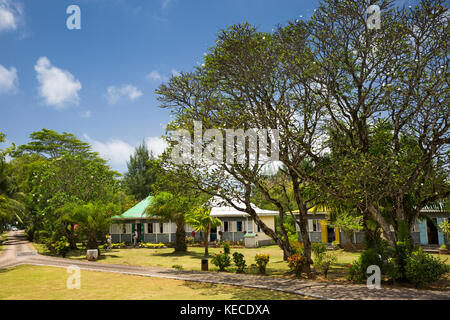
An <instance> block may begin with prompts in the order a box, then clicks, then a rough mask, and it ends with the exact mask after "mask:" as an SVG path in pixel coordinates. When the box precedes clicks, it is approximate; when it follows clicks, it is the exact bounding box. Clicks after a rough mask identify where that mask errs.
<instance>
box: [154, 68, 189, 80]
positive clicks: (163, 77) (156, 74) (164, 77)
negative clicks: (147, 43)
mask: <svg viewBox="0 0 450 320" xmlns="http://www.w3.org/2000/svg"><path fill="white" fill-rule="evenodd" d="M180 75H181V73H180V72H179V71H178V70H176V69H172V70H170V75H163V74H161V73H160V72H159V71H158V70H153V71H152V72H150V73H149V74H147V75H146V76H145V77H146V78H147V79H150V80H152V81H155V82H161V81H163V82H164V81H168V80H169V79H170V76H172V77H178V76H180Z"/></svg>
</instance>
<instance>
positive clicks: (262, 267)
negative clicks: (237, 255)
mask: <svg viewBox="0 0 450 320" xmlns="http://www.w3.org/2000/svg"><path fill="white" fill-rule="evenodd" d="M269 258H270V255H268V254H257V255H255V261H256V265H257V266H258V269H259V272H260V273H262V274H265V273H266V266H267V264H268V263H269Z"/></svg>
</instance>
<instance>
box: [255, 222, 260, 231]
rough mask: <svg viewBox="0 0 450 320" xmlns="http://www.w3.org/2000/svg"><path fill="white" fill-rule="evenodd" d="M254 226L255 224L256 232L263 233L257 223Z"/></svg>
mask: <svg viewBox="0 0 450 320" xmlns="http://www.w3.org/2000/svg"><path fill="white" fill-rule="evenodd" d="M254 224H255V229H256V232H261V228H260V227H259V226H258V225H257V224H256V223H254Z"/></svg>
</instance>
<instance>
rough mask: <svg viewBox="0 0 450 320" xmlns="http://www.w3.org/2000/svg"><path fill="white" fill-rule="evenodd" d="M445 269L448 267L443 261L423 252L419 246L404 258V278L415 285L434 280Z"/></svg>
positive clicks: (437, 278)
mask: <svg viewBox="0 0 450 320" xmlns="http://www.w3.org/2000/svg"><path fill="white" fill-rule="evenodd" d="M447 271H448V267H447V265H446V264H445V263H444V262H443V261H441V260H440V259H438V258H435V257H433V256H432V255H430V254H427V253H425V252H424V251H423V250H422V249H421V248H419V250H417V251H415V252H413V253H412V254H411V256H409V257H408V258H406V265H405V275H406V279H407V280H408V281H409V282H411V283H413V284H414V285H415V286H419V285H421V284H423V283H432V282H435V281H437V280H439V278H440V277H441V276H442V275H443V274H445V273H446V272H447Z"/></svg>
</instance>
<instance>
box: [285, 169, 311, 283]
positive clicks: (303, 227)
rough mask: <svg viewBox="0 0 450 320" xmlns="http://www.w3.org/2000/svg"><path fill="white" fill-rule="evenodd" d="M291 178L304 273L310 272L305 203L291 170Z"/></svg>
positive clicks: (309, 244)
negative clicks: (303, 259)
mask: <svg viewBox="0 0 450 320" xmlns="http://www.w3.org/2000/svg"><path fill="white" fill-rule="evenodd" d="M290 173H291V177H292V187H293V191H294V196H295V201H296V202H297V205H298V212H299V214H298V217H299V221H298V222H299V227H300V233H301V235H302V242H303V255H304V256H305V258H306V259H307V264H306V266H305V271H306V273H308V274H309V273H310V272H311V264H313V260H312V258H311V241H310V240H309V235H308V218H307V215H308V209H307V208H306V205H305V203H304V202H303V198H302V195H301V190H300V186H299V182H298V180H297V178H296V175H295V173H294V172H293V171H292V170H291V172H290Z"/></svg>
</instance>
